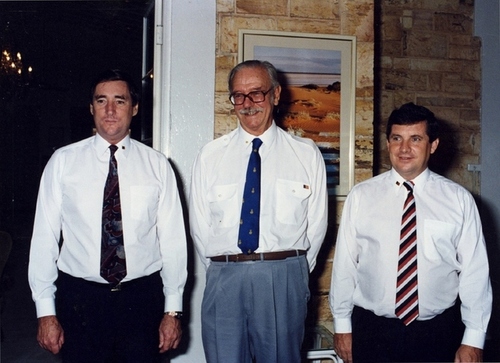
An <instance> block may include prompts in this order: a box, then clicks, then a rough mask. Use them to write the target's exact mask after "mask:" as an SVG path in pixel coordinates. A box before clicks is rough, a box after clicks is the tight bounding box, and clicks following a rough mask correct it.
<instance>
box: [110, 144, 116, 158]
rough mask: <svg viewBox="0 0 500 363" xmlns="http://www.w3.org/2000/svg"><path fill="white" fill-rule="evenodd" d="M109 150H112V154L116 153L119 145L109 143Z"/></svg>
mask: <svg viewBox="0 0 500 363" xmlns="http://www.w3.org/2000/svg"><path fill="white" fill-rule="evenodd" d="M109 150H111V156H113V155H114V154H115V152H116V150H118V146H116V145H109Z"/></svg>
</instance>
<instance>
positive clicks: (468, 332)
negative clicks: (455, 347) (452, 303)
mask: <svg viewBox="0 0 500 363" xmlns="http://www.w3.org/2000/svg"><path fill="white" fill-rule="evenodd" d="M485 340H486V333H484V332H482V331H481V330H475V329H470V328H465V332H464V336H463V338H462V344H464V345H470V346H471V347H475V348H479V349H483V348H484V341H485Z"/></svg>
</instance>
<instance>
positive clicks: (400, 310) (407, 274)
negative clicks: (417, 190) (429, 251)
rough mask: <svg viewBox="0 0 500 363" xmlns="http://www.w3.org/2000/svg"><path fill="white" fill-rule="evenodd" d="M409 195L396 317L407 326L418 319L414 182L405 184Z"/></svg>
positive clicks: (399, 273)
mask: <svg viewBox="0 0 500 363" xmlns="http://www.w3.org/2000/svg"><path fill="white" fill-rule="evenodd" d="M403 185H404V186H405V187H406V189H408V195H407V197H406V200H405V204H404V207H403V217H402V220H401V236H400V245H399V261H398V277H397V288H396V316H397V317H398V318H400V319H401V320H402V321H403V323H404V324H405V325H408V324H410V323H411V322H412V321H414V320H415V319H416V318H417V317H418V290H417V282H418V279H417V213H416V209H415V198H414V196H413V182H404V183H403Z"/></svg>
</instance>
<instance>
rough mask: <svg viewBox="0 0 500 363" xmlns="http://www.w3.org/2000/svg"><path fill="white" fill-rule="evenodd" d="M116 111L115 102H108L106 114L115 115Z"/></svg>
mask: <svg viewBox="0 0 500 363" xmlns="http://www.w3.org/2000/svg"><path fill="white" fill-rule="evenodd" d="M115 110H116V106H115V104H114V103H113V102H108V103H107V104H106V113H107V114H113V113H115Z"/></svg>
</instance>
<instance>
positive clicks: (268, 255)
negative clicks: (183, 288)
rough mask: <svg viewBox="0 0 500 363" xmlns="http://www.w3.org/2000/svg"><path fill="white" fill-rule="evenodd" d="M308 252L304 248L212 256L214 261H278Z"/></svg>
mask: <svg viewBox="0 0 500 363" xmlns="http://www.w3.org/2000/svg"><path fill="white" fill-rule="evenodd" d="M305 254H306V251H304V250H293V251H280V252H262V253H251V254H249V255H246V254H244V253H240V254H237V255H221V256H214V257H210V259H211V260H212V261H214V262H245V261H277V260H284V259H285V258H288V257H297V256H303V255H305Z"/></svg>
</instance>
